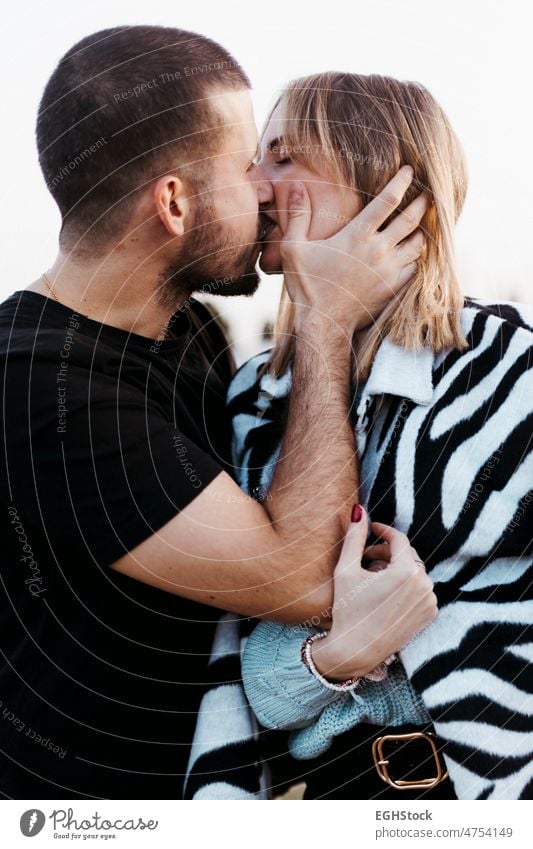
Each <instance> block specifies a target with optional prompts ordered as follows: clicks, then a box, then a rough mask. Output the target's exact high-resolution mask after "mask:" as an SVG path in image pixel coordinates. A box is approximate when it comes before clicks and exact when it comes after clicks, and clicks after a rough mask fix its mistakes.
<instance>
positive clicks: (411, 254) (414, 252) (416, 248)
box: [396, 230, 426, 265]
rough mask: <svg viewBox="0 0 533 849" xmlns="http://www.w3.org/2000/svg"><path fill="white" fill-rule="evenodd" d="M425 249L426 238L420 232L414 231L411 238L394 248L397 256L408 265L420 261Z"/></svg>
mask: <svg viewBox="0 0 533 849" xmlns="http://www.w3.org/2000/svg"><path fill="white" fill-rule="evenodd" d="M425 247H426V237H425V235H424V233H423V231H422V230H416V231H415V232H414V233H413V235H412V236H409V238H408V239H405V241H403V242H402V244H401V245H398V247H397V248H396V252H397V256H398V257H400V259H401V260H402V261H403V262H405V264H406V265H408V264H409V263H410V262H415V261H416V260H417V259H420V257H421V256H422V254H423V253H424V249H425Z"/></svg>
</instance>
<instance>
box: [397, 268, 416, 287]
mask: <svg viewBox="0 0 533 849" xmlns="http://www.w3.org/2000/svg"><path fill="white" fill-rule="evenodd" d="M417 271H418V263H417V262H410V263H409V265H405V266H404V267H403V268H402V270H401V271H400V274H399V275H398V291H400V289H402V288H403V286H405V284H406V283H409V281H410V280H412V279H413V277H414V276H415V274H416V273H417Z"/></svg>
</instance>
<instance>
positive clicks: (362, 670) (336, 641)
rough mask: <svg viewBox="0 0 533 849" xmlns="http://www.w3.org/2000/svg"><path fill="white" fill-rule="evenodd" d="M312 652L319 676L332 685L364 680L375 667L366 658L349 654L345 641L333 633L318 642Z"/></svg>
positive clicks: (312, 647) (311, 649)
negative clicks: (358, 679)
mask: <svg viewBox="0 0 533 849" xmlns="http://www.w3.org/2000/svg"><path fill="white" fill-rule="evenodd" d="M310 652H311V658H312V660H313V663H314V665H315V667H316V669H317V671H318V672H319V674H320V675H322V677H323V678H325V679H326V680H328V681H331V682H332V683H337V682H341V681H346V680H349V679H353V678H363V677H364V676H365V675H366V674H367V673H368V672H370V671H371V670H372V668H373V666H374V665H375V664H373V663H371V664H370V665H369V664H368V662H365V660H364V658H362V657H356V656H354V655H353V654H349V653H348V652H347V651H346V646H345V645H344V641H343V640H342V639H341V638H340V637H337V636H335V634H332V632H331V631H329V632H328V634H327V636H325V637H324V638H323V639H321V640H316V641H315V642H314V643H313V644H312V645H311V647H310Z"/></svg>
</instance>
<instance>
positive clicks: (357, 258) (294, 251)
mask: <svg viewBox="0 0 533 849" xmlns="http://www.w3.org/2000/svg"><path fill="white" fill-rule="evenodd" d="M412 178H413V171H412V168H410V167H409V166H406V167H404V168H401V169H400V171H398V173H397V174H396V175H395V176H394V177H393V179H392V180H390V182H389V183H387V185H386V186H385V188H384V189H383V191H381V192H380V194H379V195H378V196H377V197H375V198H374V200H373V201H371V203H369V204H368V205H367V206H366V207H365V208H364V209H363V210H362V211H361V212H360V213H359V214H358V215H356V216H355V218H353V219H352V220H351V221H350V222H349V223H348V224H346V226H345V227H343V228H342V230H339V232H338V233H336V234H335V235H334V236H331V237H330V238H329V239H322V240H317V241H308V238H307V234H308V230H309V224H310V220H311V205H310V200H309V195H308V193H307V191H306V189H305V186H304V184H303V183H293V184H292V186H291V189H290V191H289V204H288V206H289V209H288V226H287V230H286V232H285V234H284V237H283V241H282V242H281V258H282V263H283V273H284V277H285V282H286V285H287V290H288V293H289V296H290V298H291V300H292V302H293V303H294V304H295V306H296V321H297V327H296V330H297V332H298V330H299V326H305V325H306V324H308V323H309V322H314V321H318V322H320V321H323V320H324V317H326V318H327V319H329V320H332V321H333V322H334V324H336V325H338V328H339V329H340V330H342V331H343V332H344V333H346V334H350V336H351V335H353V333H354V332H355V331H356V330H360V329H362V328H363V327H366V326H367V325H368V324H370V323H371V322H372V320H373V319H374V318H376V317H377V316H378V315H379V313H380V312H381V311H382V310H383V308H384V307H385V306H386V305H387V304H388V302H389V301H390V300H391V299H392V298H394V297H395V295H396V294H397V293H398V292H399V291H400V289H402V288H403V286H405V284H406V283H407V282H408V281H409V280H410V279H411V278H412V277H413V275H414V273H415V271H416V267H417V266H416V261H417V260H418V259H419V258H420V256H421V254H422V252H423V250H424V244H425V239H424V234H423V232H422V230H420V229H417V228H418V227H419V224H420V221H421V220H422V217H423V216H424V214H425V213H426V212H427V209H428V207H429V197H428V195H427V194H425V193H424V194H420V195H419V196H418V197H417V198H415V200H414V201H412V202H411V203H410V204H409V206H408V207H407V208H406V209H405V210H404V211H403V212H401V213H400V214H399V215H398V216H397V217H396V218H395V219H394V220H393V221H392V222H391V223H390V224H389V225H388V227H387V228H386V230H383V231H379V230H378V228H379V227H380V226H381V225H382V224H383V223H384V222H385V221H386V220H387V218H388V217H389V215H390V214H391V212H392V211H393V210H394V209H396V207H397V206H398V205H399V203H400V202H401V200H402V198H403V196H404V195H405V192H406V191H407V189H408V188H409V185H410V183H411V181H412ZM408 237H409V238H408Z"/></svg>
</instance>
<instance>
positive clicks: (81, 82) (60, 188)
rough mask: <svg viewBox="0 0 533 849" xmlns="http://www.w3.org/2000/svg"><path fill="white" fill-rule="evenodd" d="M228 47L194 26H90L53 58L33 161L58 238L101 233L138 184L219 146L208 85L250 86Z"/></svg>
mask: <svg viewBox="0 0 533 849" xmlns="http://www.w3.org/2000/svg"><path fill="white" fill-rule="evenodd" d="M249 87H250V81H249V79H248V77H247V76H246V74H245V73H244V71H243V70H242V68H241V67H240V65H238V64H237V62H236V61H235V60H234V59H233V57H232V56H231V54H230V53H228V51H227V50H225V49H224V48H223V47H221V46H220V45H219V44H217V43H216V42H214V41H212V40H211V39H209V38H206V37H205V36H203V35H198V34H197V33H194V32H187V31H186V30H180V29H173V28H169V27H159V26H132V27H115V28H113V29H107V30H102V31H100V32H97V33H94V34H93V35H89V36H87V37H86V38H84V39H82V41H80V42H78V43H77V44H75V45H74V47H72V48H71V49H70V50H69V51H68V53H66V54H65V56H64V57H63V58H62V59H61V61H60V62H59V64H58V66H57V68H56V69H55V71H54V73H53V74H52V76H51V77H50V80H49V81H48V84H47V86H46V88H45V91H44V94H43V97H42V100H41V104H40V108H39V115H38V119H37V147H38V151H39V162H40V164H41V168H42V171H43V174H44V178H45V180H46V184H47V186H48V189H49V190H50V192H51V193H52V195H53V197H54V200H55V201H56V203H57V205H58V206H59V210H60V212H61V216H62V219H63V224H62V230H61V243H62V245H65V246H69V245H71V244H72V243H73V241H74V240H75V239H77V238H79V237H80V236H82V235H87V237H88V238H89V239H90V241H91V242H92V241H95V242H98V241H100V242H101V241H108V240H109V238H112V237H113V235H116V230H117V228H118V229H121V226H120V225H122V227H123V225H124V222H125V220H126V221H127V219H128V217H129V214H130V213H131V210H132V208H133V200H134V198H135V195H136V192H137V190H138V189H139V188H142V186H144V185H146V183H147V182H148V181H150V180H151V179H154V178H155V177H157V176H159V174H162V173H165V170H167V169H169V168H171V167H175V166H176V165H181V166H183V167H187V165H188V164H190V163H191V162H194V161H195V160H201V159H203V158H204V157H206V159H205V164H204V165H202V163H201V162H199V163H198V171H199V172H201V171H202V168H203V169H204V170H205V168H207V163H208V161H209V156H212V155H213V153H215V152H217V151H218V150H219V149H220V148H221V143H222V137H223V134H222V132H221V129H220V121H221V119H220V116H219V115H218V113H217V110H216V108H215V107H214V106H213V105H211V103H210V101H209V95H210V93H211V92H212V91H213V90H214V89H215V88H219V89H227V90H238V89H243V88H249Z"/></svg>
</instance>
